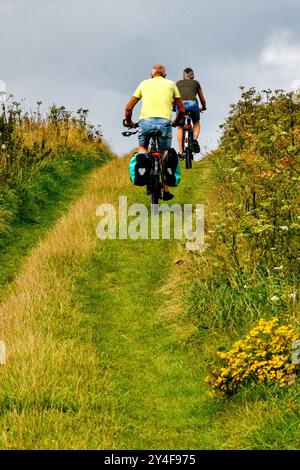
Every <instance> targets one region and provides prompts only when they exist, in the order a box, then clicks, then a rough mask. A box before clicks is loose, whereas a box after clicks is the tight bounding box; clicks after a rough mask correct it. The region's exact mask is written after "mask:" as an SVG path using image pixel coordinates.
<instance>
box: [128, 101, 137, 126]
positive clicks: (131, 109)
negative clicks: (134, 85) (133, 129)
mask: <svg viewBox="0 0 300 470" xmlns="http://www.w3.org/2000/svg"><path fill="white" fill-rule="evenodd" d="M138 101H140V98H137V97H136V96H132V97H131V98H130V100H129V101H128V103H127V106H126V108H125V119H126V124H127V125H128V126H133V125H134V123H133V122H132V119H131V116H132V111H133V108H134V107H135V105H136V104H137V103H138Z"/></svg>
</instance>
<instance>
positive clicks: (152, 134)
mask: <svg viewBox="0 0 300 470" xmlns="http://www.w3.org/2000/svg"><path fill="white" fill-rule="evenodd" d="M148 136H149V137H160V136H161V131H159V130H153V131H150V132H148Z"/></svg>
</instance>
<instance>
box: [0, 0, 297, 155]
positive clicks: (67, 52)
mask: <svg viewBox="0 0 300 470" xmlns="http://www.w3.org/2000/svg"><path fill="white" fill-rule="evenodd" d="M0 18H1V30H0V58H1V61H0V79H2V80H5V81H6V82H7V87H8V89H9V90H10V91H13V92H14V93H15V95H16V96H18V97H26V98H27V101H28V103H32V102H34V101H36V100H37V99H42V100H43V101H44V102H45V103H52V102H53V101H56V102H57V103H58V104H66V105H67V106H69V107H71V108H72V109H76V107H79V106H86V107H89V108H90V109H91V117H92V118H93V119H95V120H96V121H98V122H99V121H100V122H101V121H102V123H103V127H104V129H105V131H106V133H107V137H111V138H112V140H113V142H114V144H115V148H116V149H117V150H118V151H120V152H121V151H122V150H123V149H124V150H125V149H127V148H129V147H131V146H132V145H133V143H132V141H130V142H128V141H122V140H121V138H120V137H119V135H120V130H121V129H120V124H119V123H120V121H121V118H122V113H123V108H124V106H125V104H126V101H127V100H128V98H129V96H130V95H131V94H132V92H133V90H134V89H135V87H136V85H137V83H138V82H139V81H140V80H142V79H144V78H146V77H148V76H149V73H150V69H151V67H152V65H153V64H154V63H158V62H161V63H164V64H165V65H166V67H167V72H168V77H169V78H171V79H174V80H175V79H177V78H179V77H180V76H181V73H182V69H183V68H184V67H186V66H192V67H193V68H194V69H195V71H196V73H197V76H198V77H199V80H200V82H201V83H202V85H203V87H204V90H205V92H206V95H207V100H208V105H209V111H208V113H207V115H205V116H204V117H203V123H204V127H203V139H204V140H205V139H206V140H207V142H208V143H209V142H210V141H211V140H212V141H213V142H214V143H215V142H216V129H217V126H218V124H219V123H220V121H222V119H223V117H224V115H225V113H226V111H227V108H228V104H229V103H230V102H231V101H233V100H234V99H235V98H236V97H237V95H238V86H239V85H240V84H242V83H246V84H248V83H249V84H258V83H263V80H264V77H266V80H268V81H269V82H270V83H271V82H272V83H274V81H272V80H271V79H270V77H269V76H268V73H267V72H266V69H264V68H263V67H261V66H260V65H259V63H258V62H259V56H260V53H261V50H262V48H263V47H264V46H265V44H266V43H267V40H268V38H269V37H270V36H272V34H275V33H277V32H280V31H289V32H290V40H291V41H294V42H295V43H299V41H300V32H299V28H298V24H299V19H300V3H299V2H298V1H296V0H285V1H284V0H273V1H272V0H260V1H259V0H252V1H250V0H247V1H243V2H241V1H238V0H223V1H220V0H190V1H189V2H186V3H184V2H182V0H172V1H171V0H164V1H162V0H152V1H151V2H149V1H148V0H130V1H128V2H124V1H121V0H112V1H107V0H106V1H99V0H26V1H23V0H1V4H0ZM296 78H298V77H296ZM299 78H300V77H299ZM278 80H280V77H279V78H278Z"/></svg>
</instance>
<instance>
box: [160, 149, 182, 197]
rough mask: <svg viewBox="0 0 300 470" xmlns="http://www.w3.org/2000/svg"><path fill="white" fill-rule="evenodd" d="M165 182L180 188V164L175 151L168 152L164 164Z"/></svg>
mask: <svg viewBox="0 0 300 470" xmlns="http://www.w3.org/2000/svg"><path fill="white" fill-rule="evenodd" d="M163 172H164V180H165V183H166V184H167V185H168V186H171V187H173V188H174V187H175V186H178V185H179V183H180V180H181V168H180V162H179V158H178V155H177V152H176V150H175V149H173V148H172V149H170V150H168V154H167V156H166V157H165V159H164V164H163Z"/></svg>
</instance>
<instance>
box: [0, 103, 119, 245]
mask: <svg viewBox="0 0 300 470" xmlns="http://www.w3.org/2000/svg"><path fill="white" fill-rule="evenodd" d="M40 107H41V102H38V103H37V110H36V111H35V112H32V113H28V112H24V111H23V110H22V107H21V104H20V103H18V102H12V103H11V104H9V105H8V106H7V107H4V108H3V109H2V112H0V245H1V243H2V241H3V239H5V238H7V235H9V234H10V232H11V229H12V225H13V224H14V223H15V222H16V221H17V222H18V221H20V219H22V218H23V217H24V214H26V217H27V219H28V218H29V219H31V220H32V221H33V222H34V221H35V215H34V211H35V209H36V207H37V206H40V204H41V203H43V201H45V200H47V199H49V198H50V197H51V194H53V193H55V191H56V189H57V185H59V184H63V181H64V178H65V177H67V175H68V174H69V173H70V171H71V170H70V169H71V167H72V165H73V166H74V162H75V161H76V164H78V161H80V162H81V163H82V165H87V167H88V166H91V164H96V163H97V162H99V161H101V159H103V154H104V153H105V154H106V155H109V154H110V150H109V147H108V145H107V144H106V142H105V141H104V139H103V136H102V133H101V129H100V127H99V126H98V127H95V126H94V125H92V124H90V123H89V122H88V110H86V109H79V110H78V111H77V112H76V113H75V114H72V113H71V112H70V111H68V110H67V109H66V108H65V107H64V106H61V107H57V106H55V105H53V106H51V107H50V109H49V110H48V112H46V113H45V114H42V113H41V111H40Z"/></svg>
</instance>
